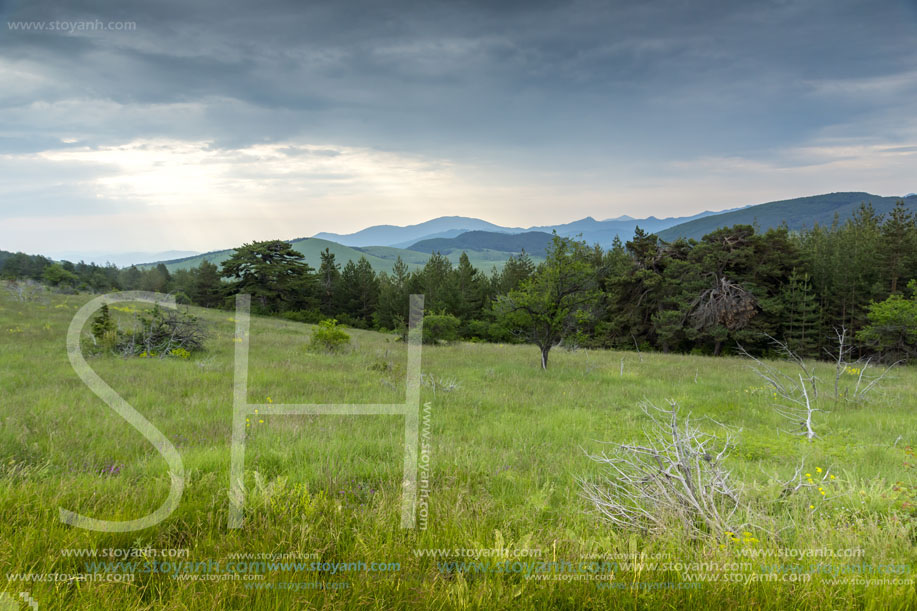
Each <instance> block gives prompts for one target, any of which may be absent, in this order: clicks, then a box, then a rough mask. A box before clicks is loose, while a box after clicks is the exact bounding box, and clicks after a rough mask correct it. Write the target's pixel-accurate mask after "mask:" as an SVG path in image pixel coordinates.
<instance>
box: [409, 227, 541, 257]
mask: <svg viewBox="0 0 917 611" xmlns="http://www.w3.org/2000/svg"><path fill="white" fill-rule="evenodd" d="M551 240H552V237H551V234H550V233H545V232H543V231H527V232H525V233H515V234H506V233H497V232H495V231H467V232H465V233H463V234H462V235H459V236H456V237H454V238H431V239H429V240H421V241H420V242H417V243H416V244H414V245H413V246H411V247H410V250H416V251H418V252H425V253H432V252H434V251H439V252H442V253H452V252H459V253H461V252H462V251H463V250H465V251H469V250H475V251H482V250H494V251H508V252H522V251H523V250H524V251H526V252H528V253H533V254H538V255H542V254H544V253H545V251H547V249H548V247H550V246H551Z"/></svg>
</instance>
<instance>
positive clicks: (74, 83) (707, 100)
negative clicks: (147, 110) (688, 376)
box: [0, 0, 917, 157]
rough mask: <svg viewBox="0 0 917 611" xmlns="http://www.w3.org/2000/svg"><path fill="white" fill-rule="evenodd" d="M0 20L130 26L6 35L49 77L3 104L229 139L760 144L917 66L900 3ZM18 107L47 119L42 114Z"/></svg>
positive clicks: (306, 9) (855, 104) (826, 115)
mask: <svg viewBox="0 0 917 611" xmlns="http://www.w3.org/2000/svg"><path fill="white" fill-rule="evenodd" d="M4 17H5V18H6V19H7V20H10V21H15V20H21V21H32V20H44V21H49V20H95V19H98V20H100V21H102V22H106V23H107V22H109V21H132V22H135V23H136V30H135V31H130V32H89V33H80V34H72V35H68V34H61V33H47V32H42V33H34V32H28V33H27V32H21V31H16V32H13V31H7V32H4V33H3V36H2V38H0V54H2V55H0V56H2V57H3V58H4V59H5V60H6V61H7V62H11V63H13V64H14V65H16V66H18V67H19V69H20V70H22V71H25V72H27V73H30V74H33V75H35V76H36V77H38V79H39V82H37V83H35V84H34V85H33V87H32V88H30V89H29V90H28V91H27V92H21V91H17V88H16V87H15V86H13V87H5V88H4V91H3V92H2V93H0V101H2V104H3V106H4V107H6V108H8V109H9V108H18V109H20V111H22V109H23V107H24V106H28V105H34V102H35V101H36V100H41V101H43V102H46V103H51V104H53V103H54V102H55V101H60V100H74V99H77V100H83V101H85V103H86V104H88V105H91V104H92V103H93V101H94V100H102V101H105V102H108V103H114V104H117V105H119V106H120V107H121V108H120V110H119V111H117V112H115V113H114V115H113V116H111V117H110V120H108V121H106V120H104V118H103V119H99V121H98V122H97V123H87V122H86V121H85V120H84V118H83V117H81V116H73V117H71V120H70V122H69V127H71V128H72V129H73V130H77V131H80V130H85V131H86V133H87V135H95V136H96V137H101V138H119V137H139V136H150V135H151V133H156V134H159V135H163V134H168V135H172V136H181V135H184V136H188V137H198V138H208V139H214V140H216V141H218V142H221V143H226V144H227V145H239V144H242V143H245V142H253V141H260V140H263V139H264V138H269V139H280V138H284V137H288V136H291V135H293V136H309V137H315V138H318V139H322V138H331V137H334V138H336V139H344V140H345V141H348V142H351V143H354V144H364V145H377V146H379V145H383V146H389V147H393V148H399V147H405V148H412V147H419V148H420V149H422V150H425V151H428V152H433V153H436V152H444V153H456V152H459V151H470V150H473V149H474V148H477V147H479V146H491V147H497V148H499V147H501V146H506V147H508V148H513V147H517V146H520V147H529V146H533V147H535V148H536V149H540V148H541V147H548V148H549V149H552V148H553V149H557V148H560V149H566V148H567V147H574V146H575V147H576V150H578V151H584V152H593V153H594V152H601V151H609V152H614V151H616V150H625V149H630V150H633V149H634V148H635V147H636V149H638V151H639V152H641V153H643V154H653V155H659V156H660V157H665V156H667V155H670V154H671V153H672V152H673V147H674V149H676V150H677V149H681V148H682V147H684V146H688V145H690V146H692V147H695V148H696V149H698V150H699V151H701V152H705V153H710V154H715V153H717V152H718V151H721V150H722V149H723V148H725V147H728V146H730V145H731V146H735V143H736V142H737V141H738V142H741V143H742V144H741V145H740V148H744V149H746V150H755V149H766V148H767V147H770V146H773V145H774V144H776V143H785V142H786V141H788V140H789V141H793V140H796V139H802V138H804V137H805V136H806V135H808V134H811V133H814V132H816V131H817V130H819V129H820V128H821V127H823V126H825V125H831V124H835V123H839V122H844V121H847V120H850V119H851V118H855V117H857V116H860V115H868V114H869V113H870V112H871V111H872V109H873V107H874V105H875V103H876V100H875V99H873V100H870V101H863V100H860V101H858V100H855V99H854V100H849V99H847V98H846V97H844V96H836V97H837V99H835V100H826V99H825V96H822V95H819V94H818V93H817V89H816V86H815V84H816V83H817V82H820V81H833V80H843V79H861V78H869V77H873V76H875V75H877V74H878V75H882V74H897V73H900V72H902V71H906V70H910V69H912V66H914V65H917V63H915V60H917V54H915V45H914V42H913V40H914V36H913V34H914V26H915V23H917V19H915V16H914V12H913V10H912V7H911V6H910V5H909V4H907V3H904V2H901V3H895V2H891V3H884V4H882V5H876V4H869V3H857V2H835V1H832V2H827V1H824V2H822V1H814V2H791V1H787V2H757V3H736V2H695V1H692V2H677V1H674V0H667V1H663V2H647V3H608V2H563V3H562V2H540V3H538V2H535V3H533V2H440V3H436V2H432V3H428V2H400V3H399V2H323V3H315V2H305V3H304V2H269V3H251V2H233V1H230V2H197V3H192V4H191V5H188V4H185V3H180V2H165V3H150V2H109V3H101V2H75V3H74V2H68V3H53V2H37V3H21V4H17V5H13V6H11V7H10V9H9V10H7V11H6V13H5V15H4ZM911 85H912V88H911V93H913V83H912V84H911ZM187 103H199V104H201V105H202V106H201V110H200V112H199V113H198V114H196V115H195V116H193V117H191V118H190V119H188V120H186V119H185V118H184V117H182V116H181V114H180V113H177V114H176V115H174V116H172V117H171V120H170V121H169V122H168V123H167V124H165V125H163V124H160V123H159V122H158V121H157V120H155V118H154V119H147V120H145V121H139V122H137V121H135V120H132V117H130V112H129V111H128V110H127V108H126V107H130V106H144V105H167V104H187ZM906 103H907V102H902V101H901V100H898V101H892V102H891V104H898V105H901V104H906ZM26 114H27V116H26V117H23V120H25V121H27V122H29V121H31V122H32V123H33V124H34V126H35V127H36V129H39V130H40V126H41V124H42V122H43V116H42V115H43V109H42V108H37V109H33V110H30V111H29V112H27V113H26ZM66 125H68V122H66V121H64V122H63V124H57V123H55V126H56V127H55V128H56V129H60V128H61V127H64V126H66ZM3 127H4V131H5V132H9V131H11V130H13V126H12V125H10V124H6V125H4V126H3ZM660 140H665V141H666V142H667V143H668V144H667V145H666V146H661V145H660Z"/></svg>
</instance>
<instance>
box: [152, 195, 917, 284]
mask: <svg viewBox="0 0 917 611" xmlns="http://www.w3.org/2000/svg"><path fill="white" fill-rule="evenodd" d="M901 199H904V201H905V202H906V203H907V204H908V206H909V207H910V208H911V209H912V210H914V211H915V212H917V195H915V194H913V193H911V194H908V195H907V196H904V198H902V197H883V196H879V195H872V194H870V193H864V192H844V193H829V194H826V195H815V196H811V197H800V198H796V199H789V200H782V201H776V202H769V203H766V204H759V205H755V206H745V207H742V208H733V209H732V210H726V211H723V212H702V213H700V214H696V215H694V216H689V217H681V218H666V219H658V218H656V217H653V216H651V217H648V218H643V219H634V218H631V217H627V216H622V217H618V218H613V219H606V220H604V221H597V220H595V219H594V218H592V217H586V218H584V219H580V220H578V221H574V222H572V223H565V224H561V225H542V226H536V227H529V228H527V229H522V228H519V227H503V226H500V225H495V224H493V223H489V222H487V221H484V220H481V219H476V218H470V217H463V216H443V217H439V218H436V219H432V220H430V221H426V222H424V223H418V224H416V225H408V226H406V227H399V226H395V225H376V226H373V227H368V228H366V229H363V230H362V231H358V232H356V233H352V234H347V235H339V234H333V233H319V234H316V235H315V236H314V237H311V238H299V239H295V240H290V243H291V244H292V245H293V247H294V248H295V249H296V250H298V251H300V252H301V253H303V255H304V256H305V259H306V261H307V262H308V263H309V264H310V265H312V266H313V267H316V268H317V267H318V266H319V264H320V260H321V258H320V253H321V251H322V250H324V249H325V248H328V249H329V250H330V251H331V252H333V253H334V254H335V257H336V260H337V261H338V262H339V263H341V264H342V265H343V264H346V263H347V261H356V260H358V259H359V258H360V257H366V259H367V260H368V261H369V263H370V264H371V265H372V266H373V269H375V270H376V271H390V270H391V267H392V265H393V264H394V262H395V260H396V259H397V258H398V257H401V259H402V260H403V261H404V262H405V263H406V264H407V265H408V266H409V267H410V268H413V269H416V268H419V267H421V266H423V265H424V263H426V261H427V259H428V258H429V255H430V253H432V252H434V251H437V252H441V253H443V254H444V255H446V256H447V257H448V258H449V259H450V260H451V261H453V262H457V261H458V258H459V256H460V255H461V253H462V252H463V251H464V252H467V253H468V256H469V258H470V259H471V262H472V264H473V265H474V266H475V267H477V268H479V269H483V270H490V269H491V267H497V268H499V267H501V266H502V265H503V264H504V263H505V262H506V260H507V259H508V258H509V257H510V256H511V255H514V254H517V253H519V252H521V251H522V250H523V249H524V250H525V251H526V252H527V253H529V254H530V255H531V256H532V258H533V260H535V261H536V262H537V261H540V260H543V259H544V253H545V249H546V247H547V246H548V245H549V244H550V241H551V234H552V232H554V231H556V232H557V233H558V235H560V236H563V237H575V238H578V239H583V240H585V241H586V242H587V243H589V244H595V243H598V244H600V245H602V246H603V247H605V248H608V247H609V246H611V244H612V242H613V240H614V239H615V237H618V238H620V239H621V240H622V241H627V240H629V239H630V238H631V237H633V234H634V230H635V229H636V227H638V226H639V227H640V228H642V229H643V230H645V231H648V232H652V233H656V234H658V235H659V236H660V237H661V238H662V239H663V240H666V241H673V240H675V239H677V238H680V237H684V238H694V239H700V238H702V237H703V236H704V235H706V234H708V233H710V232H711V231H714V230H716V229H719V228H721V227H729V226H732V225H736V224H748V225H756V226H757V227H758V228H759V229H760V230H762V231H764V230H767V229H769V228H772V227H778V226H780V225H781V224H784V223H785V224H786V225H787V227H789V228H790V229H793V230H799V229H805V228H811V227H813V226H814V225H816V224H819V225H830V224H831V223H832V222H833V221H834V218H835V217H837V218H838V219H839V220H840V221H841V222H843V221H845V220H846V219H847V218H849V217H850V216H851V215H852V214H853V212H854V211H855V210H856V209H857V208H858V207H859V206H860V204H862V203H867V202H868V203H870V204H872V206H873V208H875V210H876V212H877V213H879V214H884V213H887V212H888V211H890V210H891V209H892V207H893V206H894V205H895V202H897V201H898V200H901ZM232 252H233V251H232V250H231V249H230V250H221V251H215V252H210V253H205V254H202V255H194V256H189V257H184V258H180V259H171V260H167V261H164V263H165V264H166V266H167V267H168V268H169V269H170V270H173V271H174V270H176V269H186V268H191V267H197V266H198V265H200V263H201V262H202V261H205V260H206V261H210V262H212V263H220V262H222V261H224V260H226V259H227V258H228V257H229V256H230V255H231V254H232ZM146 265H153V263H150V264H146Z"/></svg>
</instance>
